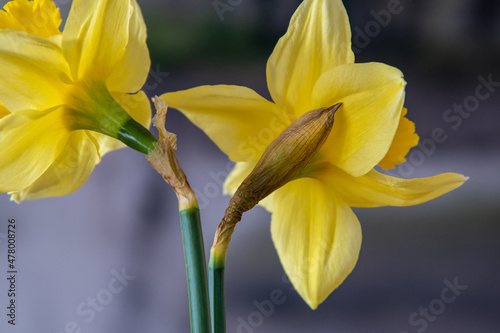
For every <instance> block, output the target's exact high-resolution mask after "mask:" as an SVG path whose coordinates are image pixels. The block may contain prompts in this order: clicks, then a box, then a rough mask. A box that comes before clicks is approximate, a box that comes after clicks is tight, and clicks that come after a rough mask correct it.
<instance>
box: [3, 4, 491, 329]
mask: <svg viewBox="0 0 500 333" xmlns="http://www.w3.org/2000/svg"><path fill="white" fill-rule="evenodd" d="M138 2H139V4H140V6H141V8H142V10H143V13H144V16H145V20H146V23H147V26H148V34H149V41H148V43H149V47H150V51H151V59H152V68H151V73H150V76H149V79H148V82H147V84H146V86H145V90H146V92H147V94H148V95H149V96H151V97H152V96H154V95H155V94H160V93H163V92H166V91H176V90H180V89H186V88H190V87H194V86H197V85H202V84H219V83H225V84H237V85H243V86H247V87H250V88H252V89H254V90H256V91H257V92H259V93H260V94H262V95H263V96H265V97H269V93H268V91H267V87H266V77H265V65H266V61H267V58H268V56H269V55H270V54H271V52H272V50H273V48H274V45H275V44H276V42H277V40H278V39H279V37H280V36H282V35H283V34H284V33H285V31H286V28H287V26H288V21H289V19H290V17H291V16H292V14H293V12H294V11H295V9H296V8H297V6H298V5H299V3H300V1H298V0H293V1H292V0H261V1H257V0H220V1H214V0H203V1H201V0H189V1H174V0H161V1H160V0H138ZM5 3H6V1H0V4H1V5H4V4H5ZM56 3H58V5H59V6H60V8H61V10H62V12H63V15H64V16H66V15H67V12H68V10H69V8H70V6H71V1H69V0H59V1H56ZM345 6H346V8H347V11H348V14H349V16H350V20H351V28H352V31H353V38H354V39H353V47H354V48H355V51H356V57H357V62H369V61H378V62H384V63H387V64H390V65H393V66H395V67H397V68H399V69H401V70H402V71H403V73H405V78H406V80H407V82H408V86H407V98H406V106H407V107H408V110H409V118H410V119H412V120H413V121H414V122H415V123H416V127H417V132H418V134H419V135H420V137H421V144H420V146H419V147H417V148H414V149H413V150H412V151H411V152H410V155H409V161H408V162H407V163H405V164H404V165H402V166H401V167H398V168H397V169H393V170H391V171H390V173H391V174H393V175H396V176H399V177H412V178H413V177H423V176H431V175H435V174H438V173H442V172H458V173H462V174H464V175H466V176H469V177H470V180H469V181H468V182H467V183H466V184H465V185H464V186H462V187H461V188H459V189H458V190H456V191H453V192H451V193H449V194H447V195H445V196H443V197H441V198H438V199H436V200H434V201H432V202H429V203H426V204H423V205H420V206H415V207H407V208H393V207H387V208H377V209H355V213H356V214H357V216H358V218H359V220H360V222H361V225H362V229H363V235H364V239H363V245H362V248H361V253H360V257H359V261H358V264H357V266H356V268H355V269H354V271H353V272H352V274H351V275H350V276H349V277H348V278H347V279H346V280H345V282H344V283H343V284H342V285H341V286H340V287H339V288H338V289H337V290H336V291H334V292H333V294H332V295H330V297H329V298H328V299H327V300H326V301H325V302H324V303H323V304H321V305H320V306H319V308H318V309H317V310H315V311H312V310H310V309H309V308H308V307H307V305H306V304H305V303H304V302H303V301H302V300H301V298H300V297H299V296H298V295H297V293H296V292H295V291H294V290H293V288H292V287H291V285H290V284H289V282H288V280H287V279H286V275H284V273H283V269H282V267H281V265H280V263H279V259H278V257H277V255H276V251H275V250H274V247H273V244H272V241H271V238H270V232H269V221H270V215H269V214H268V213H267V212H265V211H264V209H262V208H255V209H253V210H252V211H250V212H249V213H246V214H245V215H244V217H243V221H242V222H241V224H239V225H238V227H237V228H236V232H235V234H234V236H233V241H232V242H231V246H230V251H229V254H228V258H227V269H226V281H227V282H226V283H227V287H226V296H227V331H228V332H238V333H252V332H255V333H264V332H291V333H292V332H304V331H307V332H371V333H377V332H383V333H388V332H394V333H403V332H407V333H413V332H418V333H422V332H428V333H432V332H438V333H443V332H453V333H462V332H463V333H469V332H482V333H493V332H495V333H496V332H499V331H500V316H499V315H498V314H499V313H500V242H499V239H500V154H499V153H500V149H499V147H500V139H499V133H500V130H499V127H500V126H499V125H500V115H499V105H500V61H499V60H498V59H500V3H499V2H498V1H494V0H420V1H411V0H400V1H399V0H358V1H348V0H346V1H345ZM387 13H389V15H387ZM384 14H385V15H384ZM488 82H489V83H488ZM481 87H482V88H481ZM478 91H479V92H480V93H479V95H478ZM486 95H487V96H486ZM459 109H461V110H462V111H459ZM167 123H168V124H167V129H168V130H170V131H172V132H174V133H177V135H178V146H179V150H178V153H177V156H178V158H179V160H180V162H181V164H182V166H183V167H184V169H185V172H186V174H187V175H188V178H189V181H190V183H191V184H192V186H193V187H194V188H195V189H196V191H197V194H198V198H199V202H200V206H201V208H202V219H203V230H204V233H205V242H206V249H207V252H208V250H209V248H210V245H211V242H212V238H213V234H214V230H215V227H216V225H217V224H218V222H219V221H220V218H221V217H222V214H223V211H224V209H225V207H226V205H227V202H228V200H229V197H227V196H224V195H223V194H222V189H221V184H222V182H223V180H224V178H225V176H226V175H227V174H228V172H229V170H230V169H231V167H232V164H231V163H230V162H229V161H228V159H227V157H226V156H225V155H224V154H223V153H222V152H221V151H220V150H219V149H218V148H217V147H216V146H215V145H214V144H213V143H212V142H211V141H210V140H209V139H208V138H207V137H206V136H205V135H204V134H203V133H202V132H201V131H200V130H199V129H197V128H196V127H195V126H193V125H192V124H191V123H190V122H189V121H187V119H186V118H185V117H184V116H182V115H181V114H180V113H178V112H177V111H176V110H171V111H169V114H168V117H167ZM434 131H440V132H441V133H442V135H441V136H440V137H441V139H439V140H436V139H435V138H434V137H433V132H434ZM0 149H1V148H0ZM12 218H14V219H15V220H16V226H17V229H16V233H17V254H16V261H17V269H18V272H19V273H18V279H17V285H16V288H17V296H16V297H17V298H16V302H17V303H16V306H17V317H16V326H15V327H13V326H12V325H8V324H7V320H8V319H9V318H8V317H7V311H8V310H7V308H6V307H7V306H8V303H7V302H8V298H7V292H8V289H9V285H8V280H7V277H8V274H7V270H8V269H7V264H8V263H7V235H6V234H7V224H8V219H12ZM291 223H293V221H291ZM0 276H1V279H0V309H1V310H0V331H1V332H22V333H32V332H44V333H61V332H65V333H68V332H94V333H101V332H106V333H110V332H121V333H135V332H151V333H159V332H172V333H178V332H189V314H188V303H187V290H186V281H185V267H184V261H183V253H182V242H181V234H180V228H179V220H178V216H177V201H176V198H175V195H174V194H173V192H172V190H171V189H170V188H169V187H168V186H167V185H166V184H164V183H163V181H162V179H161V178H160V176H159V175H158V174H156V173H155V172H154V171H153V170H152V169H151V167H150V166H149V164H148V163H147V162H146V161H145V159H144V157H143V156H142V155H141V154H139V153H137V152H135V151H132V150H131V149H122V150H120V151H116V152H113V153H110V154H109V155H107V156H105V158H103V160H102V162H101V163H100V164H99V165H98V166H97V167H96V168H95V171H94V172H93V173H92V175H91V176H90V178H89V180H88V181H87V182H86V183H85V184H84V185H83V186H82V188H81V189H79V190H78V191H77V192H75V193H73V194H71V195H68V196H65V197H60V198H50V199H43V200H38V201H33V202H23V203H22V204H20V205H17V204H15V203H13V202H10V201H9V197H8V196H7V195H6V194H2V195H1V196H0ZM450 285H455V287H454V288H455V290H454V292H455V293H454V294H450V293H449V291H446V290H445V288H448V290H449V288H450ZM276 290H278V293H281V295H282V298H281V302H279V303H280V304H273V306H272V307H269V300H271V295H272V294H273V293H276ZM452 296H454V297H452Z"/></svg>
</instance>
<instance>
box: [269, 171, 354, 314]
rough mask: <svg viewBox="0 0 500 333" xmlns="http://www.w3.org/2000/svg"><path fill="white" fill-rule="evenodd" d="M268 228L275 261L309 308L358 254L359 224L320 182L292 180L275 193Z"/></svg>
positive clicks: (335, 283) (340, 277)
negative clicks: (274, 252) (274, 250)
mask: <svg viewBox="0 0 500 333" xmlns="http://www.w3.org/2000/svg"><path fill="white" fill-rule="evenodd" d="M274 206H275V212H274V213H273V215H272V220H271V233H272V237H273V241H274V245H275V246H276V249H277V251H278V255H279V257H280V260H281V263H282V265H283V267H284V269H285V272H286V273H287V275H288V277H289V279H290V281H291V282H292V284H293V286H294V287H295V289H296V290H297V292H298V293H299V294H300V295H301V296H302V298H303V299H304V300H305V301H306V302H307V304H309V306H310V307H311V308H313V309H315V308H316V307H317V306H318V304H320V303H321V302H323V301H324V300H325V299H326V297H327V296H328V295H329V294H330V293H331V292H332V291H333V290H334V289H335V288H337V287H338V286H339V285H340V284H341V283H342V281H344V279H345V278H346V277H347V275H349V273H350V272H351V271H352V269H353V268H354V266H355V264H356V261H357V259H358V254H359V249H360V246H361V227H360V225H359V222H358V220H357V218H356V216H355V215H354V213H353V212H352V210H351V209H350V208H349V207H348V206H347V205H346V204H345V203H344V202H343V201H342V200H340V199H338V198H337V197H336V196H335V195H334V194H333V192H332V191H331V189H330V188H329V187H328V186H327V185H325V184H324V183H323V182H321V181H319V180H316V179H313V178H301V179H298V180H294V181H292V182H290V183H288V184H287V185H285V186H284V187H283V188H281V189H279V190H277V191H276V192H275V198H274Z"/></svg>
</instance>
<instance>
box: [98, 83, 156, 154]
mask: <svg viewBox="0 0 500 333" xmlns="http://www.w3.org/2000/svg"><path fill="white" fill-rule="evenodd" d="M111 95H112V96H113V98H114V99H115V100H116V101H117V102H118V103H119V104H120V105H121V106H122V107H123V108H124V109H125V111H127V113H128V114H130V115H131V116H132V118H133V119H134V120H135V121H137V122H138V123H140V124H141V125H143V126H144V127H146V128H149V125H150V123H151V104H150V102H149V98H148V97H147V96H146V94H145V93H144V92H143V91H139V92H138V93H137V94H133V95H131V94H124V93H117V92H114V93H111ZM88 135H89V136H90V137H92V138H93V139H94V140H95V141H96V145H97V146H98V149H99V155H100V156H101V157H102V156H104V155H105V154H107V153H108V152H110V151H113V150H116V149H119V148H123V147H125V144H124V143H122V142H121V141H119V140H117V139H115V138H112V137H110V136H108V135H104V134H101V133H97V132H88Z"/></svg>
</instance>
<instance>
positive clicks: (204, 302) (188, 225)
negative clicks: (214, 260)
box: [179, 207, 210, 333]
mask: <svg viewBox="0 0 500 333" xmlns="http://www.w3.org/2000/svg"><path fill="white" fill-rule="evenodd" d="M179 215H180V218H181V230H182V241H183V243H184V256H185V259H186V275H187V282H188V293H189V316H190V320H191V333H210V306H209V301H208V284H207V270H206V261H205V260H206V258H205V249H204V246H203V236H202V231H201V223H200V210H199V209H198V207H193V208H188V209H183V210H181V211H180V212H179Z"/></svg>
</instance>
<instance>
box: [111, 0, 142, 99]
mask: <svg viewBox="0 0 500 333" xmlns="http://www.w3.org/2000/svg"><path fill="white" fill-rule="evenodd" d="M132 5H133V14H132V17H131V19H130V28H129V38H128V44H127V49H126V52H125V54H124V56H123V58H122V59H121V61H120V62H119V63H118V64H117V65H116V67H115V70H114V72H113V73H112V74H111V76H110V77H109V79H108V81H107V86H108V88H109V90H110V91H119V92H124V93H129V92H136V91H138V90H139V89H141V87H142V86H143V85H144V82H145V81H146V78H147V76H148V73H149V67H150V65H151V60H150V59H149V51H148V47H147V45H146V35H147V34H146V24H145V23H144V19H143V17H142V13H141V9H140V8H139V6H138V5H137V2H136V1H132Z"/></svg>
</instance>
